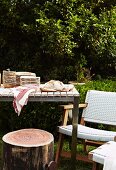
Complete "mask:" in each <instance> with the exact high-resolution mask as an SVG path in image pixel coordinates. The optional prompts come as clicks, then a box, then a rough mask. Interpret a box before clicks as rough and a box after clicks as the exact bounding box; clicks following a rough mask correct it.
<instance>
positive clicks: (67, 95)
mask: <svg viewBox="0 0 116 170" xmlns="http://www.w3.org/2000/svg"><path fill="white" fill-rule="evenodd" d="M41 86H42V84H41ZM65 86H66V87H67V86H68V84H65ZM13 89H15V88H3V87H1V88H0V101H12V100H13V99H14V94H13ZM76 96H77V97H78V96H79V92H78V91H77V90H76V88H75V87H74V88H73V89H72V90H70V91H54V92H52V91H49V92H45V91H41V90H36V91H35V92H32V93H30V94H29V101H56V102H57V101H66V102H73V101H74V97H76Z"/></svg>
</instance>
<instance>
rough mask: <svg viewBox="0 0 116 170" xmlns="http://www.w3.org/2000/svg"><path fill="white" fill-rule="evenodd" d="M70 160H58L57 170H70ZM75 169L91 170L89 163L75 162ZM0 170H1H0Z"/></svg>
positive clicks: (0, 151)
mask: <svg viewBox="0 0 116 170" xmlns="http://www.w3.org/2000/svg"><path fill="white" fill-rule="evenodd" d="M2 136H3V135H2V134H0V167H2ZM65 149H66V150H67V149H68V146H67V143H66V145H65ZM78 149H79V152H80V150H81V149H82V148H81V146H80V145H79V148H78ZM54 150H56V145H55V149H54ZM69 167H70V159H65V158H61V159H60V164H59V167H58V170H68V169H70V168H69ZM76 169H77V170H92V164H89V163H85V162H82V161H77V163H76ZM0 170H2V168H0Z"/></svg>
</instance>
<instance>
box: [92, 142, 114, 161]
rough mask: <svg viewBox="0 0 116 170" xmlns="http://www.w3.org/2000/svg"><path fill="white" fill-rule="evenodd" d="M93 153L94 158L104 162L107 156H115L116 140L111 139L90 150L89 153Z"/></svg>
mask: <svg viewBox="0 0 116 170" xmlns="http://www.w3.org/2000/svg"><path fill="white" fill-rule="evenodd" d="M90 154H92V160H93V161H95V162H97V163H100V164H104V160H105V158H106V157H110V156H111V157H113V156H114V157H115V155H116V142H113V141H109V142H107V143H105V144H103V145H101V146H100V147H98V148H97V149H94V150H92V151H91V152H89V155H90Z"/></svg>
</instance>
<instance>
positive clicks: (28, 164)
mask: <svg viewBox="0 0 116 170" xmlns="http://www.w3.org/2000/svg"><path fill="white" fill-rule="evenodd" d="M53 144H54V139H53V136H52V134H50V133H48V132H46V131H43V130H39V129H22V130H18V131H14V132H10V133H7V134H6V135H4V136H3V170H45V167H46V165H48V164H49V163H50V162H51V161H53V153H54V150H53Z"/></svg>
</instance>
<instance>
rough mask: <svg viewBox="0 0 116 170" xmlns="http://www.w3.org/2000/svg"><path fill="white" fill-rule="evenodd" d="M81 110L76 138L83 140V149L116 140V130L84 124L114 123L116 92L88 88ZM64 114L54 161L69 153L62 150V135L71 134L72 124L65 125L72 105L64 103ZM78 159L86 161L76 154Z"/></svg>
mask: <svg viewBox="0 0 116 170" xmlns="http://www.w3.org/2000/svg"><path fill="white" fill-rule="evenodd" d="M79 106H80V107H84V109H83V112H82V118H81V123H80V124H78V129H77V131H78V133H77V138H80V139H82V140H84V144H85V145H84V150H85V151H86V146H87V145H96V146H99V145H100V144H102V143H104V142H107V141H116V132H114V131H110V130H100V129H96V128H92V127H89V126H87V125H86V123H87V122H89V124H91V123H92V124H94V123H97V124H105V125H114V126H115V125H116V92H105V91H97V90H89V91H88V92H87V94H86V99H85V104H80V105H79ZM63 108H64V114H63V121H62V125H61V126H59V127H58V132H59V142H58V147H57V151H56V158H55V161H56V162H57V163H58V160H59V157H60V156H66V157H70V153H66V152H63V136H64V135H68V136H71V135H72V125H67V120H68V116H70V117H71V115H72V113H71V111H72V109H73V105H64V106H63ZM77 159H78V160H84V161H88V162H89V159H88V158H87V157H83V156H82V157H81V156H79V155H77Z"/></svg>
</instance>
